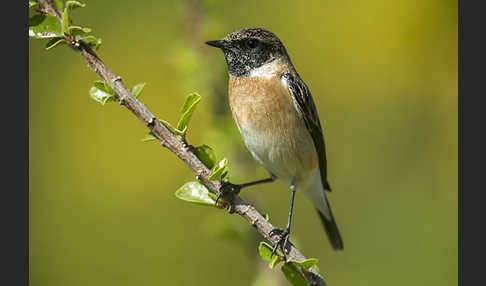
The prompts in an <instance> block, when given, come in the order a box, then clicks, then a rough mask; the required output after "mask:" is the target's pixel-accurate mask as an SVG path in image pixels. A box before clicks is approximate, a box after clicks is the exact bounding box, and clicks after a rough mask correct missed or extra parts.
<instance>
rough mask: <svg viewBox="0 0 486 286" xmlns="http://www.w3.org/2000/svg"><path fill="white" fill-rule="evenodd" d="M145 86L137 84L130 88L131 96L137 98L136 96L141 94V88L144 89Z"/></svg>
mask: <svg viewBox="0 0 486 286" xmlns="http://www.w3.org/2000/svg"><path fill="white" fill-rule="evenodd" d="M145 84H146V83H145V82H143V83H139V84H137V85H136V86H134V87H132V90H131V92H132V94H133V96H135V97H136V98H138V96H139V95H140V93H141V92H142V90H143V88H144V87H145Z"/></svg>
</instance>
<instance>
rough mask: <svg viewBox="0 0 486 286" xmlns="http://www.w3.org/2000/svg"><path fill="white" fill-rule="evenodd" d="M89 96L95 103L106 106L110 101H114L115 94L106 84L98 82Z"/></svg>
mask: <svg viewBox="0 0 486 286" xmlns="http://www.w3.org/2000/svg"><path fill="white" fill-rule="evenodd" d="M89 95H90V96H91V98H92V99H94V100H95V101H97V102H99V103H101V104H102V105H105V103H107V102H108V101H113V99H114V96H115V92H114V91H113V89H111V87H109V86H108V85H107V84H106V83H105V82H103V81H101V80H97V81H95V82H94V83H93V86H92V87H91V88H90V90H89Z"/></svg>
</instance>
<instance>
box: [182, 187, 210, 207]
mask: <svg viewBox="0 0 486 286" xmlns="http://www.w3.org/2000/svg"><path fill="white" fill-rule="evenodd" d="M209 194H210V192H209V191H208V189H207V188H206V186H204V185H203V184H201V183H199V182H188V183H185V184H184V185H183V186H182V187H180V188H179V189H178V190H177V191H176V192H175V195H176V197H178V198H179V199H181V200H184V201H188V202H191V203H196V204H201V205H209V206H214V205H215V203H216V201H215V200H214V199H213V198H212V197H211V196H210V195H209Z"/></svg>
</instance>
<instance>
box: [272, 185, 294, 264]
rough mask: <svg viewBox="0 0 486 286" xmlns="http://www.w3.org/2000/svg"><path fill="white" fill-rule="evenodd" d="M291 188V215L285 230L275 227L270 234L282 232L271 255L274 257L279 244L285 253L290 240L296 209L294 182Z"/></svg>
mask: <svg viewBox="0 0 486 286" xmlns="http://www.w3.org/2000/svg"><path fill="white" fill-rule="evenodd" d="M290 190H291V192H292V194H291V197H290V210H289V216H288V218H287V226H286V227H285V230H283V231H282V230H281V229H278V228H274V229H272V230H271V231H270V236H272V235H273V234H275V233H279V234H280V238H279V240H278V241H277V243H276V244H275V246H274V247H273V250H272V254H271V255H270V257H272V256H273V254H275V252H276V251H277V248H278V246H279V245H280V246H281V247H282V250H283V252H284V253H285V246H286V245H287V243H288V241H289V236H290V223H291V222H292V211H293V209H294V197H295V185H294V184H292V185H291V186H290ZM282 242H283V243H282Z"/></svg>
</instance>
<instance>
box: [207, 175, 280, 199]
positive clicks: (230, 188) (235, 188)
mask: <svg viewBox="0 0 486 286" xmlns="http://www.w3.org/2000/svg"><path fill="white" fill-rule="evenodd" d="M273 181H275V177H274V176H273V175H270V177H269V178H266V179H262V180H258V181H253V182H248V183H244V184H238V185H235V184H232V183H230V182H223V183H222V184H221V187H220V188H219V194H218V197H217V198H216V204H217V203H218V200H219V199H220V198H221V197H222V196H225V195H227V194H229V193H233V194H235V195H237V194H239V193H240V191H241V189H243V188H246V187H249V186H253V185H258V184H263V183H270V182H273Z"/></svg>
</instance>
